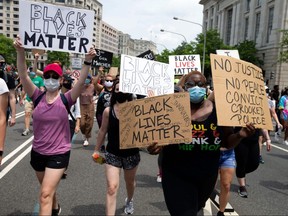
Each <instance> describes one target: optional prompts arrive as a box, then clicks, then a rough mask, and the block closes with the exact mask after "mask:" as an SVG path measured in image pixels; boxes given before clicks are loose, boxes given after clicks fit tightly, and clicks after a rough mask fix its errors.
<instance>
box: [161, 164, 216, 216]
mask: <svg viewBox="0 0 288 216" xmlns="http://www.w3.org/2000/svg"><path fill="white" fill-rule="evenodd" d="M162 169H163V170H162V172H163V173H162V187H163V192H164V198H165V202H166V205H167V208H168V210H169V213H170V214H171V215H172V216H174V215H175V216H181V215H197V212H198V211H199V210H200V209H201V208H203V207H205V203H206V201H207V200H208V199H209V197H210V195H211V193H212V191H213V189H214V187H215V183H216V180H217V175H218V170H217V169H215V171H212V170H211V175H210V176H206V177H202V178H199V177H197V175H194V176H193V177H192V176H189V174H187V175H186V174H184V175H180V174H179V173H174V172H172V171H171V170H168V169H167V168H165V167H163V168H162ZM199 175H201V174H199Z"/></svg>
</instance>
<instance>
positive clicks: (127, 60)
mask: <svg viewBox="0 0 288 216" xmlns="http://www.w3.org/2000/svg"><path fill="white" fill-rule="evenodd" d="M120 74H121V76H120V77H119V78H120V80H119V90H120V91H122V92H127V93H134V94H138V95H147V90H151V91H153V92H154V93H155V95H163V94H172V93H174V83H173V80H174V73H173V70H171V68H170V67H169V65H168V64H165V63H161V62H156V61H151V60H147V59H144V58H137V57H134V56H128V55H121V65H120Z"/></svg>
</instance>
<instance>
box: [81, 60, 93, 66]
mask: <svg viewBox="0 0 288 216" xmlns="http://www.w3.org/2000/svg"><path fill="white" fill-rule="evenodd" d="M83 63H84V65H91V64H92V61H91V62H88V61H84V62H83Z"/></svg>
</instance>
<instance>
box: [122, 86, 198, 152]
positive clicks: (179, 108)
mask: <svg viewBox="0 0 288 216" xmlns="http://www.w3.org/2000/svg"><path fill="white" fill-rule="evenodd" d="M119 121H120V149H127V148H136V147H145V146H148V145H150V144H152V143H153V141H155V140H157V141H158V144H159V145H168V144H175V143H190V142H191V141H192V135H191V114H190V99H189V94H188V93H187V92H185V93H176V94H169V95H165V96H164V95H162V96H157V97H151V98H145V99H139V100H135V101H132V102H128V103H123V104H121V105H120V115H119Z"/></svg>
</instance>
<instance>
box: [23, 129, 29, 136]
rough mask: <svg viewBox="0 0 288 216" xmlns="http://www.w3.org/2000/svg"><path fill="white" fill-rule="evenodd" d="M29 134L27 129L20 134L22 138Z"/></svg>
mask: <svg viewBox="0 0 288 216" xmlns="http://www.w3.org/2000/svg"><path fill="white" fill-rule="evenodd" d="M29 133H30V130H29V129H25V130H24V131H23V133H22V136H27V135H28V134H29Z"/></svg>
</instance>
